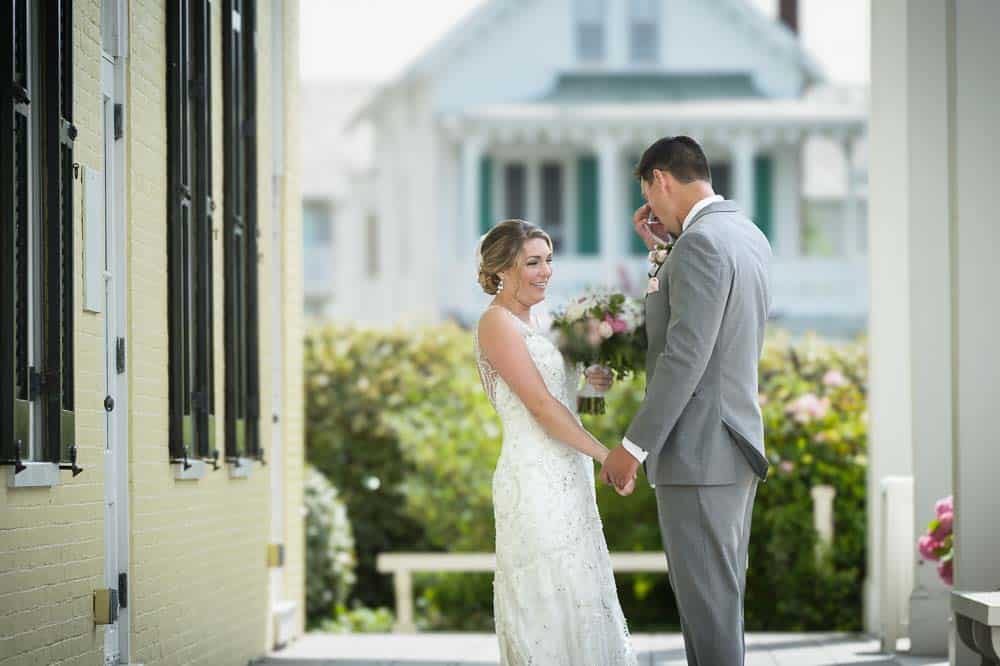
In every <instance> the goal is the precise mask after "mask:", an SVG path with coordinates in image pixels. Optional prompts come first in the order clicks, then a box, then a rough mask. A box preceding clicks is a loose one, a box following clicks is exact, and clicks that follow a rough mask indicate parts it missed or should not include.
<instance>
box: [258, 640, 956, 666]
mask: <svg viewBox="0 0 1000 666" xmlns="http://www.w3.org/2000/svg"><path fill="white" fill-rule="evenodd" d="M632 639H633V643H634V645H635V647H636V650H637V651H638V652H639V655H640V659H639V663H640V666H685V664H686V661H685V659H684V644H683V641H682V639H681V636H680V634H634V635H633V636H632ZM499 659H500V656H499V652H498V649H497V643H496V637H495V636H494V635H493V634H471V633H463V634H444V633H427V634H416V635H398V634H321V633H313V634H308V635H306V636H305V637H303V638H301V639H299V640H298V641H296V642H295V643H293V644H292V645H290V646H288V647H286V648H285V649H284V650H281V651H279V652H275V653H273V654H271V655H269V656H268V657H267V658H266V659H265V660H263V661H262V662H261V664H262V666H263V665H266V666H497V664H498V663H499ZM947 663H948V662H947V660H946V659H920V658H916V657H903V656H896V657H893V656H890V655H886V654H880V653H879V651H878V642H877V641H875V640H872V639H870V638H868V637H867V636H860V635H854V634H839V633H822V634H748V635H747V662H746V666H834V665H840V664H843V665H850V664H865V665H867V666H947Z"/></svg>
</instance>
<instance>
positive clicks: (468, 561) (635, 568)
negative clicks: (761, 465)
mask: <svg viewBox="0 0 1000 666" xmlns="http://www.w3.org/2000/svg"><path fill="white" fill-rule="evenodd" d="M375 566H376V568H377V569H378V571H379V572H380V573H387V574H392V575H393V578H394V583H395V587H396V625H395V627H394V631H396V633H413V632H415V631H416V630H417V627H416V624H414V622H413V576H412V574H413V573H414V572H433V573H444V572H455V571H463V572H476V571H494V570H496V566H497V558H496V555H495V554H494V553H382V554H380V555H379V556H378V558H377V559H376V562H375ZM611 567H612V569H614V570H615V571H616V572H629V573H637V572H653V573H667V560H666V556H664V554H663V553H660V552H655V553H611Z"/></svg>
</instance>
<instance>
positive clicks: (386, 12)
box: [299, 0, 869, 84]
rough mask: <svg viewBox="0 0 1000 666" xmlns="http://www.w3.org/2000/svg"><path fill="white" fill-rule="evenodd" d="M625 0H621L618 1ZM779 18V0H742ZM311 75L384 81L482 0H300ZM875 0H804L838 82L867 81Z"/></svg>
mask: <svg viewBox="0 0 1000 666" xmlns="http://www.w3.org/2000/svg"><path fill="white" fill-rule="evenodd" d="M613 1H622V0H613ZM744 1H746V2H750V3H751V4H753V5H755V6H757V7H758V8H759V9H760V10H761V11H762V12H763V13H764V14H765V15H767V16H770V17H774V16H775V15H776V13H777V4H778V0H744ZM300 2H301V16H300V21H301V40H300V50H299V61H300V65H301V70H302V78H303V79H304V80H307V81H316V80H339V81H365V82H382V81H385V80H387V79H392V78H393V77H395V76H396V75H397V74H399V73H400V72H401V71H402V70H403V68H404V67H405V66H406V65H407V64H409V63H410V62H411V61H413V60H414V59H415V58H417V57H418V56H419V55H420V54H421V53H423V52H424V50H426V49H427V48H428V47H430V46H431V45H432V44H433V43H434V42H435V41H437V40H438V39H439V38H441V37H442V36H443V35H444V34H445V33H446V32H447V31H448V29H449V28H451V27H452V26H453V25H454V24H455V23H456V22H457V21H458V20H459V19H461V18H462V17H463V16H465V15H466V14H468V13H469V12H470V11H472V10H473V9H475V8H476V7H478V6H479V5H481V4H483V2H484V0H300ZM868 3H869V0H799V30H800V33H801V36H802V40H803V42H804V43H805V46H806V49H807V50H808V51H809V52H810V53H811V54H812V55H813V57H814V58H815V59H816V60H817V61H818V62H819V64H820V66H821V67H822V68H823V70H824V71H825V72H826V74H827V76H828V78H829V79H830V80H831V81H832V82H834V83H852V84H857V83H867V81H868V34H869V33H868Z"/></svg>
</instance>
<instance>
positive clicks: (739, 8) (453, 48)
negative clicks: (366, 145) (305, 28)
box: [352, 0, 824, 122]
mask: <svg viewBox="0 0 1000 666" xmlns="http://www.w3.org/2000/svg"><path fill="white" fill-rule="evenodd" d="M537 1H538V0H483V3H482V5H481V6H479V7H478V8H477V9H475V10H473V11H472V12H470V13H469V14H467V15H466V16H465V17H464V18H463V19H462V20H460V21H459V22H458V23H457V24H456V25H455V26H453V27H452V29H451V30H449V31H448V32H447V33H446V34H445V36H444V37H443V38H441V39H439V40H438V41H437V42H435V43H434V45H433V46H431V47H430V48H429V49H428V50H427V51H425V52H424V53H423V54H422V55H420V56H418V57H417V59H416V60H414V61H413V62H412V63H411V64H410V65H409V66H407V67H406V68H405V69H404V70H403V73H402V74H400V75H399V76H398V77H396V78H395V79H394V80H392V81H390V82H388V83H385V84H383V85H381V86H379V87H378V89H377V90H375V92H374V93H373V95H372V96H371V98H369V100H368V102H366V103H365V104H364V106H363V107H362V108H361V109H360V110H359V111H358V113H357V115H356V116H355V117H354V120H353V121H352V122H357V121H358V120H360V119H361V118H363V117H364V116H367V115H368V114H369V113H370V112H371V111H372V110H374V109H375V108H376V107H378V106H379V104H380V102H381V100H382V98H383V97H384V96H385V94H386V93H387V92H388V91H389V90H391V89H393V88H395V87H397V86H400V85H404V84H406V83H409V82H411V81H413V80H416V79H419V78H423V77H425V76H428V75H430V74H432V73H433V72H435V71H436V70H437V69H439V68H440V67H441V66H442V65H443V64H444V63H445V62H447V61H448V60H449V59H451V58H452V57H453V56H454V55H455V54H456V53H459V52H460V51H462V50H463V49H465V48H467V47H468V46H470V45H474V44H476V43H477V42H479V41H480V40H481V38H482V37H483V36H484V35H485V33H487V32H488V31H489V30H491V29H492V28H493V26H494V25H495V24H497V23H498V22H499V21H500V20H502V19H503V18H504V17H506V16H508V15H510V14H512V13H513V12H515V11H517V10H518V9H519V8H520V6H521V5H524V4H527V3H531V2H537ZM712 1H713V2H715V3H717V4H718V5H719V8H720V9H721V10H726V11H727V12H729V13H731V14H732V15H734V16H736V17H737V18H739V19H743V20H744V21H745V22H746V24H747V25H748V26H750V27H751V28H752V29H753V30H755V31H756V32H758V33H760V34H761V36H762V37H763V38H764V40H765V41H766V43H768V44H769V45H770V46H771V47H773V48H774V49H775V50H776V51H777V52H778V53H781V54H783V55H786V56H788V57H790V58H792V59H793V60H795V61H796V62H797V64H798V65H799V67H801V68H802V70H803V71H804V72H805V73H806V79H807V80H809V81H820V80H822V79H823V78H824V77H823V71H822V69H821V68H820V66H819V64H818V63H817V62H816V61H815V60H814V59H813V58H812V57H811V56H810V55H809V53H808V52H807V51H806V50H805V48H804V47H803V46H802V42H801V40H800V39H799V37H798V35H796V34H795V33H794V32H792V30H790V29H789V28H788V26H786V25H785V24H784V23H782V22H781V21H773V20H771V19H769V18H768V17H766V16H764V14H762V13H761V12H760V11H758V10H757V8H756V7H753V6H752V5H751V4H750V2H749V0H712Z"/></svg>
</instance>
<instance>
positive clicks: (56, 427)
mask: <svg viewBox="0 0 1000 666" xmlns="http://www.w3.org/2000/svg"><path fill="white" fill-rule="evenodd" d="M45 7H46V10H47V11H44V12H43V11H42V10H41V8H40V5H39V3H36V2H31V1H29V0H8V1H6V2H4V3H3V4H2V6H0V40H3V43H4V44H5V45H9V46H5V48H4V49H3V50H2V53H0V69H2V74H0V75H2V76H4V77H6V79H5V80H6V81H7V82H8V83H6V84H5V85H3V86H2V87H0V127H2V128H3V129H2V131H0V208H2V210H3V213H2V215H3V217H4V219H5V223H4V224H3V225H2V231H0V321H2V322H4V325H10V326H11V327H12V329H11V330H9V331H8V332H7V336H9V339H10V340H13V344H3V345H0V373H2V374H3V376H4V377H5V378H6V379H5V380H3V381H2V382H0V464H5V465H12V466H13V467H14V469H15V472H16V473H19V472H21V471H22V470H23V469H24V463H25V462H30V461H37V462H49V463H59V464H60V465H59V466H60V467H61V468H63V469H72V470H73V475H74V476H75V475H76V474H77V473H79V472H80V471H81V470H80V468H79V467H77V466H76V446H75V419H74V404H73V388H74V384H73V346H74V345H73V312H74V304H73V271H74V267H73V249H74V248H73V182H72V179H73V140H74V139H75V137H76V128H75V127H74V126H73V78H72V74H73V60H72V53H73V46H72V34H73V23H72V17H73V8H72V3H71V2H70V0H54V1H53V2H52V3H50V4H46V5H45ZM6 220H9V222H7V221H6ZM8 322H9V323H8Z"/></svg>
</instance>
